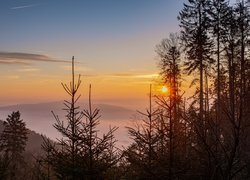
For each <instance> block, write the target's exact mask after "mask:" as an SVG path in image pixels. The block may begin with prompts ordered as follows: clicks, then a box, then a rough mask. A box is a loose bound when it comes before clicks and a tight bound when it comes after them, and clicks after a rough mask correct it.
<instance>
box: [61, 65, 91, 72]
mask: <svg viewBox="0 0 250 180" xmlns="http://www.w3.org/2000/svg"><path fill="white" fill-rule="evenodd" d="M62 69H63V70H66V71H71V70H72V66H71V65H69V66H62ZM75 71H84V72H89V71H92V69H91V68H88V67H82V66H75Z"/></svg>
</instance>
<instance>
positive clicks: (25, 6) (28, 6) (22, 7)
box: [10, 4, 39, 10]
mask: <svg viewBox="0 0 250 180" xmlns="http://www.w3.org/2000/svg"><path fill="white" fill-rule="evenodd" d="M35 6H39V4H29V5H23V6H15V7H12V8H10V9H12V10H15V9H24V8H31V7H35Z"/></svg>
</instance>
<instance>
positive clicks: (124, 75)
mask: <svg viewBox="0 0 250 180" xmlns="http://www.w3.org/2000/svg"><path fill="white" fill-rule="evenodd" d="M110 76H111V77H117V78H134V79H135V78H138V79H151V78H157V77H159V74H157V73H152V74H134V73H116V74H111V75H110Z"/></svg>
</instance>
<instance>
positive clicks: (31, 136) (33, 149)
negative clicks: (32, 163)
mask: <svg viewBox="0 0 250 180" xmlns="http://www.w3.org/2000/svg"><path fill="white" fill-rule="evenodd" d="M3 129H4V125H3V121H0V133H1V132H2V131H3ZM42 143H43V138H42V136H41V135H40V134H38V133H36V132H35V131H31V130H29V131H28V141H27V144H26V151H27V152H28V153H32V154H33V155H36V154H37V153H40V152H41V144H42Z"/></svg>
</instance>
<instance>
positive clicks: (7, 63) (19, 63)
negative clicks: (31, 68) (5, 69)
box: [0, 60, 30, 65]
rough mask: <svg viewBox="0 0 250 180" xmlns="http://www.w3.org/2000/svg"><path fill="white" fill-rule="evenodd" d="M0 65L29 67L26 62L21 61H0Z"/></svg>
mask: <svg viewBox="0 0 250 180" xmlns="http://www.w3.org/2000/svg"><path fill="white" fill-rule="evenodd" d="M0 64H6V65H12V64H14V65H30V63H28V62H23V61H16V60H9V61H6V60H0Z"/></svg>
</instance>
